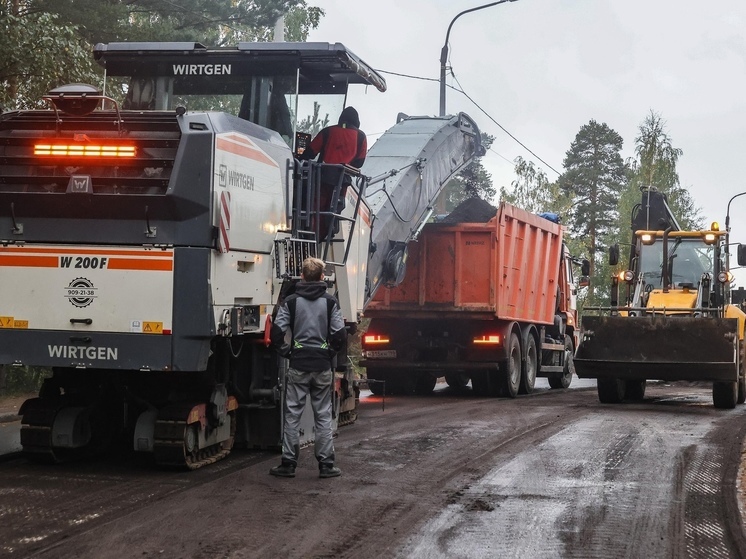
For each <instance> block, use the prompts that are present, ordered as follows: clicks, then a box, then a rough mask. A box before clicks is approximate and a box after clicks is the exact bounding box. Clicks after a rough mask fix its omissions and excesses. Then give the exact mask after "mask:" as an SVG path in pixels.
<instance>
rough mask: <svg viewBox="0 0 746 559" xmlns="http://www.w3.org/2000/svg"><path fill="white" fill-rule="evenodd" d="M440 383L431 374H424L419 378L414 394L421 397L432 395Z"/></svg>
mask: <svg viewBox="0 0 746 559" xmlns="http://www.w3.org/2000/svg"><path fill="white" fill-rule="evenodd" d="M437 383H438V378H437V377H434V376H433V375H431V374H428V373H423V374H421V375H420V376H419V377H418V378H417V383H416V384H415V387H414V393H415V394H419V395H420V396H427V395H428V394H432V392H433V388H435V385H436V384H437Z"/></svg>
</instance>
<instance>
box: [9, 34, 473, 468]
mask: <svg viewBox="0 0 746 559" xmlns="http://www.w3.org/2000/svg"><path fill="white" fill-rule="evenodd" d="M94 55H95V58H96V59H97V61H98V62H99V63H100V64H101V65H102V66H103V68H104V69H105V75H106V79H107V90H106V91H107V92H108V93H105V92H103V91H100V90H98V89H97V88H95V87H92V86H87V85H81V84H72V85H68V86H62V87H59V88H57V89H55V90H53V91H51V92H50V93H49V95H48V96H47V97H46V99H47V101H48V102H49V109H47V110H34V111H13V112H6V113H5V114H2V115H0V154H2V157H0V244H1V246H0V281H1V282H2V285H3V289H2V290H1V291H0V364H6V365H24V366H43V367H51V368H52V369H53V376H52V377H51V378H50V379H48V380H47V381H46V382H45V383H44V385H43V387H42V389H41V393H40V394H39V397H38V398H35V399H32V400H29V401H27V402H26V403H25V404H24V405H23V407H22V409H21V415H22V416H23V424H22V430H21V443H22V445H23V449H24V451H25V452H26V453H28V454H29V455H32V456H37V457H41V458H44V459H48V460H52V461H56V460H61V459H65V458H68V457H78V456H85V455H87V454H88V453H90V452H93V451H96V450H99V449H101V448H102V447H105V446H106V445H108V444H109V443H111V442H114V441H125V442H126V444H128V445H130V446H134V448H135V450H138V451H145V452H152V453H153V454H154V456H155V460H156V462H157V463H159V464H163V465H174V466H182V467H184V466H185V467H188V468H192V469H193V468H197V467H199V466H201V465H204V464H207V463H210V462H214V461H215V460H217V459H219V458H222V457H223V456H225V455H227V453H228V452H229V451H230V449H231V448H232V446H233V444H234V442H235V443H236V445H238V446H244V447H261V448H264V447H276V446H278V445H279V443H280V440H281V432H282V413H281V410H282V403H283V390H282V386H283V378H284V374H283V363H284V362H278V359H277V357H276V355H274V354H273V352H271V351H270V350H269V349H268V347H267V345H268V343H267V342H268V334H269V329H270V328H269V327H270V325H271V320H272V317H273V313H274V311H275V309H276V307H277V305H278V304H279V303H280V302H281V301H282V300H283V298H285V297H287V296H288V295H289V294H291V293H292V292H293V291H294V286H295V284H296V283H297V281H299V278H300V270H301V263H302V261H303V259H304V258H305V257H306V256H320V257H321V258H323V259H324V260H326V262H327V264H328V266H329V269H328V270H327V274H326V275H327V278H328V279H329V282H328V283H329V289H330V292H331V293H334V294H335V295H337V296H338V298H339V300H340V304H341V307H342V312H343V315H344V317H345V321H346V323H347V324H348V326H349V327H350V329H353V328H354V325H355V324H356V323H357V322H358V319H359V317H360V315H361V313H362V311H363V310H364V309H365V306H366V305H367V303H368V301H370V299H371V298H372V297H373V295H374V294H375V291H376V289H377V288H378V287H379V286H380V285H382V284H396V283H397V282H398V281H401V278H402V277H403V274H404V270H405V263H406V244H407V241H409V240H410V239H411V238H412V237H413V235H415V234H416V232H417V231H418V229H419V227H420V225H421V224H422V223H423V222H424V221H425V220H426V219H427V216H428V215H429V212H430V211H431V208H432V207H433V206H434V202H435V198H436V197H437V195H438V194H439V193H440V191H441V189H442V187H443V186H444V185H445V183H446V181H447V180H448V179H449V178H450V177H451V176H452V175H453V174H454V173H456V172H458V171H459V170H460V169H462V168H463V167H464V166H465V165H466V164H467V163H469V162H470V161H471V159H472V158H473V157H474V156H475V155H477V154H479V153H481V145H480V140H479V131H478V130H477V127H476V125H475V124H474V122H473V121H472V120H471V119H470V118H469V117H467V116H466V115H463V114H459V115H457V116H446V117H437V118H428V117H411V118H410V117H405V116H403V115H400V118H399V121H398V122H397V123H396V125H394V126H393V127H392V128H391V129H390V130H388V131H387V132H386V133H384V134H383V135H382V136H381V138H380V139H379V140H378V141H377V142H376V143H375V144H374V145H373V147H372V148H371V150H370V152H369V154H368V160H367V162H366V164H365V166H364V168H363V169H362V172H356V171H355V170H350V169H342V167H341V166H339V165H337V166H329V165H320V164H317V163H315V162H300V161H299V160H298V159H297V156H298V155H299V154H300V153H301V152H302V149H303V147H304V145H307V142H308V140H309V139H310V136H311V134H312V133H315V132H317V131H318V129H319V128H320V127H321V126H324V125H326V124H327V123H329V122H330V121H331V122H336V120H337V118H338V116H339V114H340V113H341V111H342V109H343V108H344V106H345V101H346V97H347V89H348V86H349V85H351V84H362V85H370V86H373V87H374V88H376V89H378V90H380V91H385V89H386V83H385V81H384V80H383V78H382V77H381V76H380V75H379V74H378V73H376V72H375V71H374V70H373V69H372V68H370V67H369V66H368V65H367V64H366V63H365V62H364V61H363V60H361V59H360V58H358V57H357V56H355V55H354V54H353V53H352V52H350V51H349V50H348V49H346V48H345V46H344V45H341V44H338V43H337V44H328V43H241V44H239V45H238V46H236V47H229V48H206V47H204V46H202V45H200V44H198V43H113V44H108V45H97V46H96V48H95V51H94ZM361 109H362V108H361ZM362 112H363V114H365V111H362ZM343 170H344V171H346V172H347V173H348V174H351V175H353V184H352V185H350V186H349V187H348V188H344V184H343V183H344V182H346V181H344V180H343V176H344V174H343V172H342V171H343ZM329 176H332V177H333V178H331V179H330V178H329ZM322 180H323V181H326V183H328V182H329V181H330V180H331V182H332V184H335V186H334V194H333V196H332V198H333V201H332V203H331V205H330V206H329V207H326V208H324V207H320V205H319V199H320V197H319V192H320V190H319V189H320V184H321V183H322ZM324 220H326V222H327V227H326V228H325V230H326V231H328V233H327V234H326V235H325V237H324V238H323V239H322V238H320V235H319V233H320V231H321V230H322V227H321V225H322V223H323V221H324ZM338 365H340V366H339V367H338V371H337V377H336V384H335V398H334V416H335V418H336V419H337V420H338V421H339V423H340V424H341V423H343V422H347V421H351V420H352V419H353V418H354V415H355V414H354V409H355V389H354V388H355V387H354V386H353V378H352V372H351V371H350V370H349V369H348V370H346V371H345V370H344V366H343V365H344V362H343V360H342V359H340V361H339V363H338ZM303 422H304V423H303V425H302V430H303V433H304V436H303V442H307V441H309V440H310V439H312V438H313V420H312V415H311V414H310V410H309V413H308V414H306V415H305V416H304V418H303Z"/></svg>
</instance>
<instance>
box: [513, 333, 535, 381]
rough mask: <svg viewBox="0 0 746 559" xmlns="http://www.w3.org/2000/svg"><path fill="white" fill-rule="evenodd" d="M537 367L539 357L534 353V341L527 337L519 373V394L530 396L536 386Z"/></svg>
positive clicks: (529, 336)
mask: <svg viewBox="0 0 746 559" xmlns="http://www.w3.org/2000/svg"><path fill="white" fill-rule="evenodd" d="M538 366H539V357H538V354H537V352H536V339H535V338H534V337H533V336H532V335H530V334H529V335H528V338H527V339H526V359H525V360H524V361H523V367H522V369H523V370H522V371H521V385H520V387H519V388H518V392H519V393H520V394H531V393H532V392H533V391H534V385H535V384H536V369H537V368H538Z"/></svg>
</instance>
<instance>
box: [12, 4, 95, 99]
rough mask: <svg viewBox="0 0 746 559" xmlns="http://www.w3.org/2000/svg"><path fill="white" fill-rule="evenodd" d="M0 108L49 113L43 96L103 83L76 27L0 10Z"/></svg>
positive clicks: (52, 18)
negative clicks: (76, 85)
mask: <svg viewBox="0 0 746 559" xmlns="http://www.w3.org/2000/svg"><path fill="white" fill-rule="evenodd" d="M0 27H1V28H2V29H3V30H4V33H0V84H2V87H1V88H0V105H2V106H3V107H4V108H5V109H32V108H48V107H49V106H48V105H47V104H46V103H45V102H44V101H43V100H42V96H43V95H44V94H45V93H47V92H48V91H49V90H50V89H53V88H54V87H57V86H59V85H61V84H64V83H75V82H83V83H93V84H98V83H100V78H99V77H98V74H97V72H96V71H95V70H94V68H93V61H92V57H91V54H90V50H89V46H88V45H87V44H86V43H85V41H83V40H82V39H81V38H80V37H79V36H78V34H77V31H76V29H75V27H73V26H69V25H62V24H61V23H60V18H58V17H57V16H53V15H50V14H31V15H24V16H19V15H14V14H11V13H10V12H9V11H8V10H0Z"/></svg>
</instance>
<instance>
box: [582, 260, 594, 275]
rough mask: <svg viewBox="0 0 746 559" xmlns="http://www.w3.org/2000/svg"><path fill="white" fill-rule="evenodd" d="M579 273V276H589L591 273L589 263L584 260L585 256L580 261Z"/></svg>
mask: <svg viewBox="0 0 746 559" xmlns="http://www.w3.org/2000/svg"><path fill="white" fill-rule="evenodd" d="M580 275H581V276H590V275H591V263H590V262H589V261H588V260H586V259H585V258H584V259H583V261H582V262H581V263H580Z"/></svg>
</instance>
